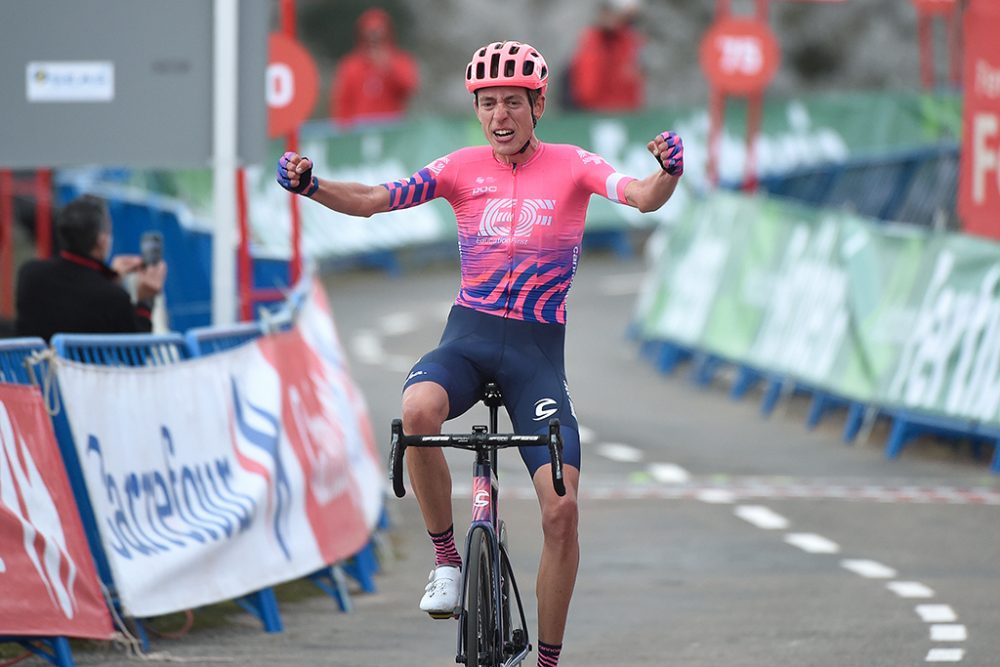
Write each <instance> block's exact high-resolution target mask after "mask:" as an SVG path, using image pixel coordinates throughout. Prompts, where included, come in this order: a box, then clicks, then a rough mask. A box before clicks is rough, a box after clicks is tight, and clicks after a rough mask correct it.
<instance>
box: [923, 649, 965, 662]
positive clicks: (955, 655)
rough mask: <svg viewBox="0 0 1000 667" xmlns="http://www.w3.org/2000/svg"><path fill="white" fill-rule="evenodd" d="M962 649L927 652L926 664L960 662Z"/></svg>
mask: <svg viewBox="0 0 1000 667" xmlns="http://www.w3.org/2000/svg"><path fill="white" fill-rule="evenodd" d="M964 657H965V649H964V648H932V649H931V650H930V651H928V652H927V662H962V658H964Z"/></svg>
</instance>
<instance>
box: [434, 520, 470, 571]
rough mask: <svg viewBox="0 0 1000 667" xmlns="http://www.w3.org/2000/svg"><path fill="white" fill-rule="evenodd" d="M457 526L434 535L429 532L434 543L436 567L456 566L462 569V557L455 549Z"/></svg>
mask: <svg viewBox="0 0 1000 667" xmlns="http://www.w3.org/2000/svg"><path fill="white" fill-rule="evenodd" d="M454 529H455V526H454V524H453V525H451V526H448V530H446V531H444V532H443V533H432V532H430V531H427V534H428V535H430V536H431V541H432V542H433V543H434V566H435V567H437V566H438V565H454V566H456V567H462V556H461V555H459V553H458V549H456V548H455V530H454Z"/></svg>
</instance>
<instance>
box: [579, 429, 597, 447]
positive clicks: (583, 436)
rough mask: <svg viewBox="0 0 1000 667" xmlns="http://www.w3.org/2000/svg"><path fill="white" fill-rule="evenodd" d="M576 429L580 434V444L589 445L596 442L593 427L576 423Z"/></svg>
mask: <svg viewBox="0 0 1000 667" xmlns="http://www.w3.org/2000/svg"><path fill="white" fill-rule="evenodd" d="M576 430H577V432H578V433H579V434H580V444H583V445H591V444H593V443H595V442H597V433H595V432H594V429H592V428H587V427H586V426H581V425H579V424H577V426H576Z"/></svg>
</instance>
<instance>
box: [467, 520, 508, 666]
mask: <svg viewBox="0 0 1000 667" xmlns="http://www.w3.org/2000/svg"><path fill="white" fill-rule="evenodd" d="M468 567H469V579H468V583H467V585H466V591H467V592H466V600H465V612H466V613H465V664H466V667H480V666H482V665H490V666H493V665H499V664H500V651H499V637H498V628H497V619H496V612H495V610H496V593H495V590H494V588H493V567H494V565H493V550H492V548H491V544H490V539H489V537H488V535H487V533H486V530H485V528H477V529H475V533H474V534H473V536H472V540H471V542H470V544H469V561H468Z"/></svg>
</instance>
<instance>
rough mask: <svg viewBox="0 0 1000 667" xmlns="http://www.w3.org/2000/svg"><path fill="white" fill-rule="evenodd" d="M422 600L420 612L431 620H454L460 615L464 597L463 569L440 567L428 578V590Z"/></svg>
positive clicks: (451, 566) (447, 566) (454, 566)
mask: <svg viewBox="0 0 1000 667" xmlns="http://www.w3.org/2000/svg"><path fill="white" fill-rule="evenodd" d="M424 591H425V592H424V597H423V598H421V600H420V611H426V612H427V613H428V614H430V616H431V618H439V619H444V618H452V617H453V616H457V615H458V611H459V608H460V606H461V600H460V599H459V598H460V597H461V596H462V569H461V568H460V567H458V566H457V565H438V566H437V567H435V568H434V569H433V570H431V574H430V576H429V577H428V578H427V588H425V589H424Z"/></svg>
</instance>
